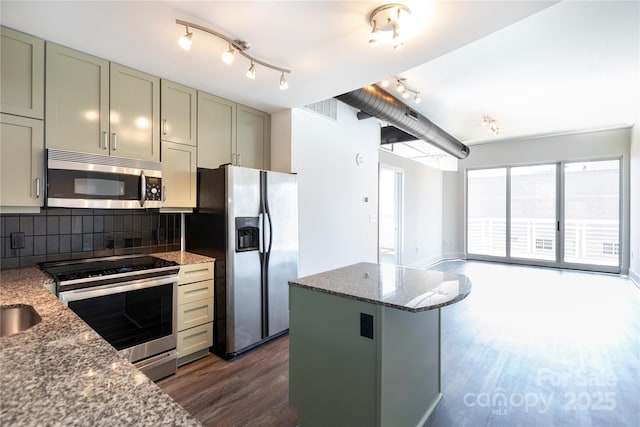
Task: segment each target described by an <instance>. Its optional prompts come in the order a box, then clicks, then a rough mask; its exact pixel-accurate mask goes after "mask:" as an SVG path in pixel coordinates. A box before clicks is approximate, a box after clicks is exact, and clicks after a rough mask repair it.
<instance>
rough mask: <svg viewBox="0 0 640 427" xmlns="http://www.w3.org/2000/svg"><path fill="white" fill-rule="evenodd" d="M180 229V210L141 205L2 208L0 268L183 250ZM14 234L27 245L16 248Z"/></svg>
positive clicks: (0, 219)
mask: <svg viewBox="0 0 640 427" xmlns="http://www.w3.org/2000/svg"><path fill="white" fill-rule="evenodd" d="M180 229H181V227H180V214H163V213H158V212H157V211H146V210H142V209H135V210H134V209H132V210H113V209H63V208H49V209H41V210H40V213H39V214H2V215H0V269H4V268H15V267H25V266H31V265H35V264H37V263H39V262H44V261H61V260H69V259H79V258H91V257H99V256H112V255H127V254H133V253H153V252H164V251H174V250H180ZM14 233H24V234H21V235H16V234H14ZM12 234H14V237H15V238H17V240H22V242H21V244H22V246H24V247H22V248H20V249H16V248H12V236H11V235H12ZM13 246H14V247H15V246H16V245H13ZM18 246H20V244H18Z"/></svg>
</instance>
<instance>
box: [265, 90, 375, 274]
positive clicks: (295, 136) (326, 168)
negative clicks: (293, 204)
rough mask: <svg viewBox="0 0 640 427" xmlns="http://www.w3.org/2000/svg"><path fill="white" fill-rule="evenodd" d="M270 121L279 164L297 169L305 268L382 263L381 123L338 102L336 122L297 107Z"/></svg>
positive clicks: (301, 267) (280, 167) (275, 163)
mask: <svg viewBox="0 0 640 427" xmlns="http://www.w3.org/2000/svg"><path fill="white" fill-rule="evenodd" d="M271 125H272V143H271V144H272V159H271V165H272V168H273V169H274V170H280V171H291V172H295V173H297V174H298V195H299V196H298V197H299V206H298V207H299V209H298V221H299V252H298V254H299V264H298V266H299V268H298V274H299V275H300V276H306V275H309V274H314V273H318V272H321V271H326V270H330V269H333V268H338V267H342V266H345V265H349V264H353V263H357V262H363V261H364V262H377V247H378V221H377V210H378V143H379V140H380V133H379V132H380V131H379V127H378V124H377V122H376V121H375V120H362V121H360V120H358V119H357V118H356V111H355V110H353V109H352V108H350V107H348V106H346V105H345V104H342V103H340V102H338V120H337V121H332V120H330V119H327V118H325V117H323V116H320V115H318V114H315V113H313V112H310V111H307V110H305V109H293V110H288V111H285V112H281V113H276V114H274V115H273V116H272V122H271ZM287 128H288V129H289V130H287ZM288 133H289V134H290V138H289V139H290V143H288V141H287V135H288ZM287 146H288V147H287ZM358 153H360V154H362V155H363V157H364V164H363V165H362V166H358V165H357V164H356V155H357V154H358ZM288 156H290V163H289V162H288V160H287V157H288ZM287 166H289V168H287ZM366 197H368V198H369V201H368V203H367V202H365V198H366ZM371 215H373V217H372V218H371ZM371 219H373V221H371Z"/></svg>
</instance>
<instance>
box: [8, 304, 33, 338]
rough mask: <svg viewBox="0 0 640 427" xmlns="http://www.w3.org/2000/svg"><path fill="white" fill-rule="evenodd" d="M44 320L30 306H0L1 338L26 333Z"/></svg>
mask: <svg viewBox="0 0 640 427" xmlns="http://www.w3.org/2000/svg"><path fill="white" fill-rule="evenodd" d="M41 320H42V317H40V315H39V314H38V312H37V311H36V310H35V308H33V307H32V306H30V305H26V304H12V305H3V306H0V337H6V336H7V335H13V334H16V333H18V332H22V331H26V330H27V329H29V328H31V327H32V326H35V325H37V324H38V323H40V321H41Z"/></svg>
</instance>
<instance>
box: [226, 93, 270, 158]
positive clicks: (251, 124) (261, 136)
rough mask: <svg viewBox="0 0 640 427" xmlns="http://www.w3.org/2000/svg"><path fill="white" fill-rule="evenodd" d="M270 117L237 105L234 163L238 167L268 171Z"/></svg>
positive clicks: (261, 112)
mask: <svg viewBox="0 0 640 427" xmlns="http://www.w3.org/2000/svg"><path fill="white" fill-rule="evenodd" d="M270 145H271V117H270V116H269V114H267V113H265V112H263V111H259V110H255V109H253V108H250V107H247V106H245V105H240V104H238V110H237V128H236V161H235V164H237V165H238V166H246V167H249V168H256V169H269V166H270V158H269V153H270Z"/></svg>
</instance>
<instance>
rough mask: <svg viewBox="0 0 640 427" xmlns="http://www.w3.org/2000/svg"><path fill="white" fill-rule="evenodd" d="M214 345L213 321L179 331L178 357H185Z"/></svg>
mask: <svg viewBox="0 0 640 427" xmlns="http://www.w3.org/2000/svg"><path fill="white" fill-rule="evenodd" d="M212 345H213V323H211V322H209V323H206V324H204V325H200V326H196V327H195V328H189V329H186V330H184V331H181V332H178V358H182V357H185V356H187V355H189V354H191V353H194V352H196V351H199V350H204V349H206V348H209V347H211V346H212Z"/></svg>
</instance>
